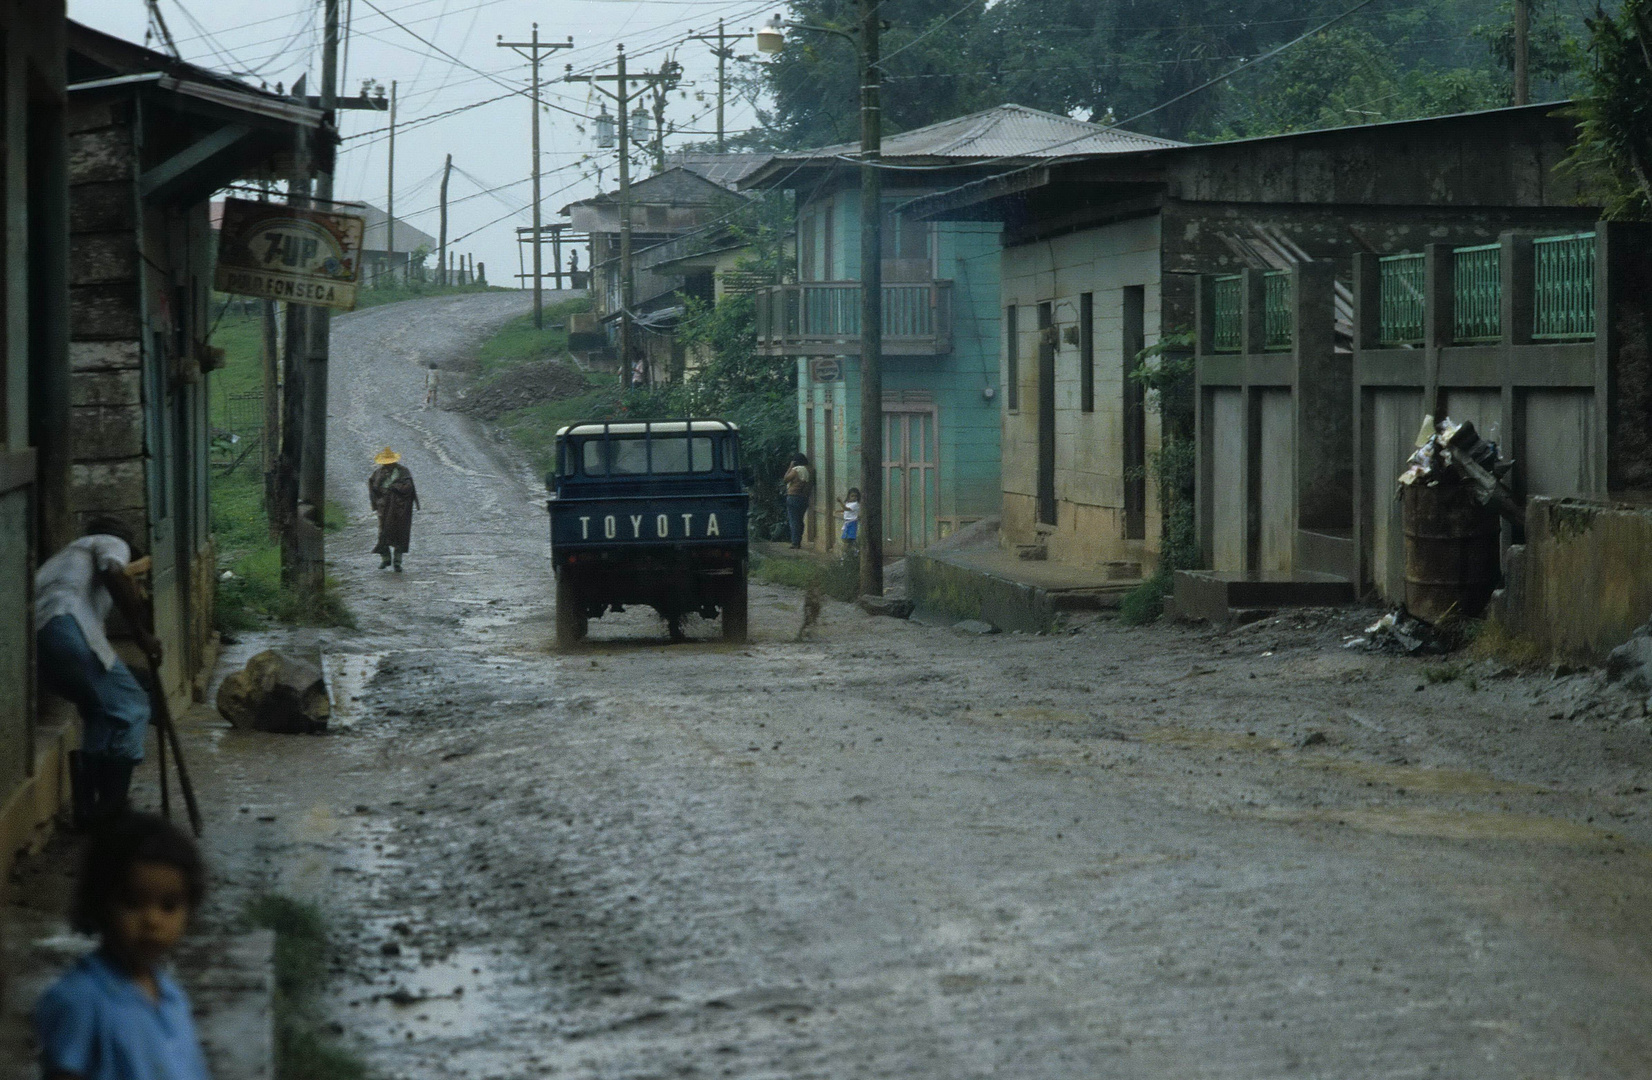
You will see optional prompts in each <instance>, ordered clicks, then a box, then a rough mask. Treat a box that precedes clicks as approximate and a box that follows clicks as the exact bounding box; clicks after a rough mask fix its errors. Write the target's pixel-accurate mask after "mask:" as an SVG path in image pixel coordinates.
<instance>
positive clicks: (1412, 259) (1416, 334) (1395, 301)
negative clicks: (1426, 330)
mask: <svg viewBox="0 0 1652 1080" xmlns="http://www.w3.org/2000/svg"><path fill="white" fill-rule="evenodd" d="M1379 265H1380V266H1381V267H1382V271H1381V284H1380V286H1379V290H1380V294H1381V295H1380V303H1381V308H1382V314H1381V317H1380V319H1379V321H1378V330H1377V339H1378V340H1379V341H1381V342H1382V344H1384V345H1421V344H1422V343H1423V307H1424V304H1423V287H1424V285H1423V276H1424V269H1423V254H1422V252H1420V251H1418V252H1412V253H1410V254H1406V255H1385V256H1383V258H1382V260H1381V262H1380V263H1379Z"/></svg>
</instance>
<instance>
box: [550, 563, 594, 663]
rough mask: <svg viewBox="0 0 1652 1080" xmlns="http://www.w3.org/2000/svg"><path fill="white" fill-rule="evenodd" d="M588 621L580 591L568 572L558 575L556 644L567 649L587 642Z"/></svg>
mask: <svg viewBox="0 0 1652 1080" xmlns="http://www.w3.org/2000/svg"><path fill="white" fill-rule="evenodd" d="M586 626H587V620H586V618H585V608H584V605H583V604H582V602H581V600H580V596H579V590H578V589H577V588H576V587H575V586H574V583H573V582H572V581H569V580H568V574H567V572H566V571H563V572H562V573H559V574H557V575H556V644H557V647H558V648H562V649H567V648H571V647H573V646H575V645H578V644H579V643H580V642H581V641H584V640H585V630H586Z"/></svg>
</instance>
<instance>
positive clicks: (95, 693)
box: [35, 615, 149, 765]
mask: <svg viewBox="0 0 1652 1080" xmlns="http://www.w3.org/2000/svg"><path fill="white" fill-rule="evenodd" d="M35 645H36V648H37V649H38V650H39V656H40V682H41V684H42V685H43V686H45V687H46V689H48V690H50V691H51V692H52V693H54V694H56V695H58V696H59V697H63V698H67V699H68V700H70V701H72V702H74V704H75V707H76V708H77V709H79V710H80V719H81V723H82V724H83V725H84V729H85V730H84V731H83V732H82V735H81V741H80V752H81V754H82V755H83V756H84V757H85V759H86V760H87V761H89V762H107V763H109V764H121V765H136V764H137V763H138V762H140V761H142V760H143V741H144V737H145V735H146V734H147V733H148V730H149V695H148V694H147V693H145V692H144V689H143V686H142V685H141V684H140V683H139V682H138V680H137V676H135V675H133V674H132V670H131V669H130V668H128V667H127V666H126V665H125V664H123V663H121V662H120V661H119V660H116V661H115V666H114V667H111V668H107V669H105V668H104V666H103V661H102V660H100V659H99V658H98V655H97V653H95V652H93V651H92V647H91V646H90V645H88V644H87V643H86V635H85V634H83V633H81V630H80V624H79V623H78V622H76V621H75V620H74V618H73V616H69V615H59V616H58V617H57V618H55V619H53V620H52V621H50V622H48V623H47V624H46V625H45V626H42V627H41V628H40V633H39V634H37V635H36V636H35Z"/></svg>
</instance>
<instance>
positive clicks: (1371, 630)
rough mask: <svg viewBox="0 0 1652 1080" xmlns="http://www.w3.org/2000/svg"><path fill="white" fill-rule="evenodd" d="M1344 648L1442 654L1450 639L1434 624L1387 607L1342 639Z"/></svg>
mask: <svg viewBox="0 0 1652 1080" xmlns="http://www.w3.org/2000/svg"><path fill="white" fill-rule="evenodd" d="M1342 647H1343V648H1344V649H1365V650H1367V651H1369V652H1382V653H1393V654H1394V655H1396V656H1442V655H1444V654H1446V653H1448V652H1450V651H1451V650H1452V642H1449V641H1447V640H1446V639H1445V638H1443V637H1442V636H1441V634H1440V632H1439V631H1438V630H1436V629H1434V627H1432V626H1430V625H1428V624H1427V623H1425V622H1423V621H1422V620H1421V619H1414V618H1412V617H1411V616H1410V615H1407V614H1406V613H1405V612H1403V611H1390V612H1389V613H1388V614H1386V615H1384V616H1383V617H1382V618H1380V619H1378V620H1377V621H1376V622H1374V623H1372V624H1371V625H1370V626H1367V627H1366V628H1365V633H1363V634H1355V635H1354V636H1353V637H1350V638H1348V639H1347V640H1345V641H1344V642H1343V643H1342Z"/></svg>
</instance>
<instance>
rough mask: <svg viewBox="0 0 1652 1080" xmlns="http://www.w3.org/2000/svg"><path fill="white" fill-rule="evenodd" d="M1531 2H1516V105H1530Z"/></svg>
mask: <svg viewBox="0 0 1652 1080" xmlns="http://www.w3.org/2000/svg"><path fill="white" fill-rule="evenodd" d="M1531 40H1532V5H1531V0H1514V103H1515V104H1516V105H1530V104H1531V96H1532V85H1531Z"/></svg>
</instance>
